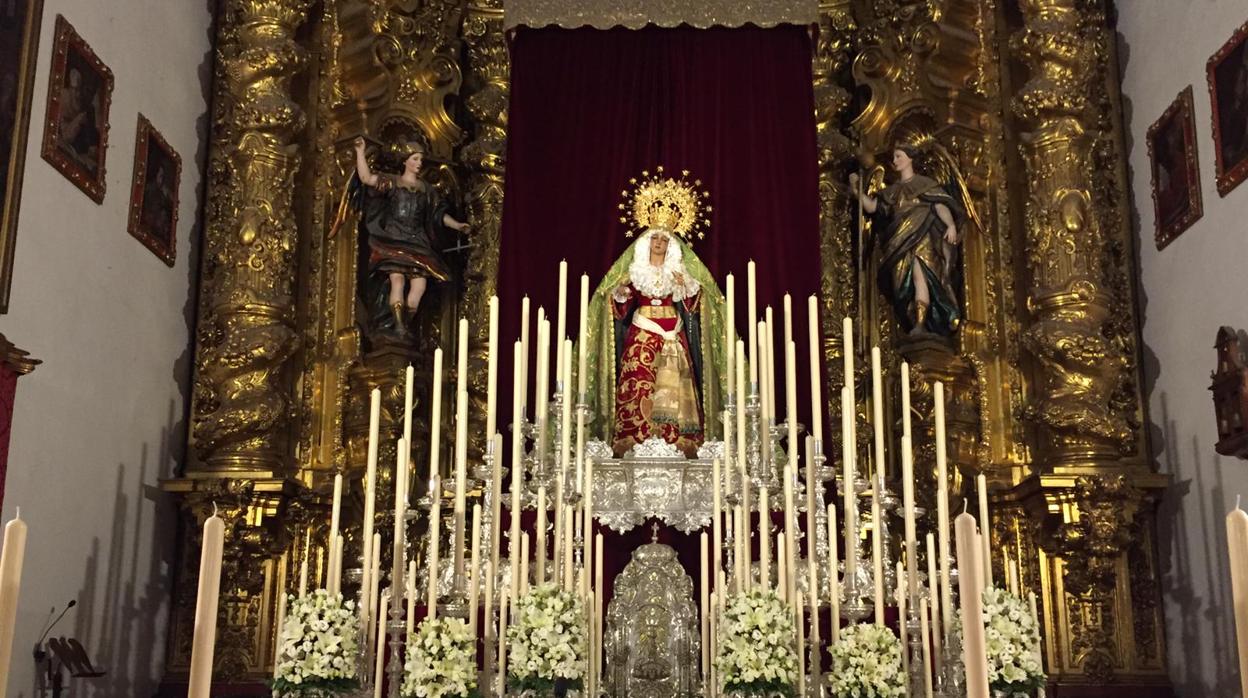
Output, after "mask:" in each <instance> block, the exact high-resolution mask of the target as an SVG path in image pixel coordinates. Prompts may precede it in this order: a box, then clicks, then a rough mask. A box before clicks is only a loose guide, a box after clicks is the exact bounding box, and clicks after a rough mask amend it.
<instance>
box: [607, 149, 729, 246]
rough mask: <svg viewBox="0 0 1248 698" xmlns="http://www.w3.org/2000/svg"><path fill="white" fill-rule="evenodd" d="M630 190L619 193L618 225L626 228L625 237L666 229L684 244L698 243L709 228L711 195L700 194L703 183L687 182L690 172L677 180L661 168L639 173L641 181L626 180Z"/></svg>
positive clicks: (633, 178)
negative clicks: (656, 229)
mask: <svg viewBox="0 0 1248 698" xmlns="http://www.w3.org/2000/svg"><path fill="white" fill-rule="evenodd" d="M628 183H629V186H630V189H625V190H624V191H622V192H620V195H621V196H622V197H623V198H624V200H623V201H621V202H620V206H619V208H620V212H621V214H622V215H621V216H620V222H621V223H623V224H624V225H626V226H629V227H628V230H627V231H626V232H625V233H624V234H625V236H626V237H630V238H631V237H633V236H634V235H636V234H638V233H644V232H645V231H647V230H650V229H651V228H658V229H661V230H666V231H668V232H670V233H672V234H674V235H677V236H679V237H680V238H681V239H683V240H684V241H685V242H686V243H691V242H693V240H694V239H695V238H696V239H698V240H701V239H702V238H703V237H705V235H706V229H707V228H709V227H710V225H711V219H710V213H711V205H710V203H709V200H710V196H711V195H710V194H709V193H708V192H706V191H705V190H702V191H699V188H700V187H701V186H702V180H700V179H694V180H692V181H691V180H690V179H689V170H681V172H680V177H679V178H676V177H672V176H669V175H667V174H665V172H664V169H663V166H662V165H660V166H658V167H656V168H655V170H654V172H653V173H651V172H650V171H649V170H642V172H641V178H640V179H639V178H637V177H631V178H629V180H628Z"/></svg>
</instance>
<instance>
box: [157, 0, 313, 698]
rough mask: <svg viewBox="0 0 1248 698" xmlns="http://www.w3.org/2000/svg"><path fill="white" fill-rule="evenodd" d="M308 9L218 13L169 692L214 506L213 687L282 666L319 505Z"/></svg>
mask: <svg viewBox="0 0 1248 698" xmlns="http://www.w3.org/2000/svg"><path fill="white" fill-rule="evenodd" d="M307 10H308V1H307V0H227V2H224V3H222V5H221V8H220V10H219V13H220V15H219V17H218V22H217V41H216V46H217V55H216V65H215V71H216V80H215V81H214V84H215V93H214V95H213V111H212V143H211V150H210V155H209V162H208V203H207V205H206V207H205V213H204V215H205V235H204V246H203V253H204V254H203V262H202V268H201V273H200V290H201V293H200V301H199V321H198V332H197V336H196V363H195V369H196V375H195V381H194V387H193V395H192V406H191V434H190V459H189V463H188V465H187V468H186V471H185V472H184V473H183V474H182V477H179V478H176V479H172V480H167V481H165V482H163V483H162V487H163V489H165V490H166V491H168V492H171V493H173V494H174V495H175V496H176V497H177V498H178V500H179V506H180V508H181V510H182V514H183V520H182V527H181V535H180V536H179V541H180V546H181V549H182V550H183V556H182V557H183V560H182V564H181V565H180V567H179V568H178V570H177V572H176V576H175V582H174V597H175V599H177V600H178V602H177V603H175V604H174V609H173V612H172V617H171V619H170V626H171V627H170V643H169V648H168V661H167V663H166V670H167V676H166V680H165V688H164V689H163V690H164V691H166V692H168V691H170V690H172V691H173V692H175V693H176V692H177V691H178V690H180V689H179V686H180V685H182V684H184V683H185V672H186V669H187V666H188V662H189V647H190V638H191V631H192V627H193V618H194V612H195V608H194V593H195V588H196V586H197V580H198V570H197V569H196V564H197V562H198V555H197V554H196V553H195V551H197V550H198V549H199V527H200V525H201V524H202V522H203V519H204V518H205V516H207V515H209V514H210V513H211V511H212V510H213V508H214V507H215V508H216V509H218V510H219V511H220V512H221V515H222V517H223V518H224V519H225V520H226V524H227V526H226V528H227V536H226V541H227V544H226V560H225V566H224V569H223V574H222V583H221V596H222V601H221V610H220V615H219V617H218V630H217V650H216V655H215V666H214V681H217V682H228V683H234V684H237V683H240V682H248V681H252V682H258V681H260V680H262V679H263V678H264V677H265V676H266V675H268V674H269V673H270V672H271V666H272V664H271V660H272V645H271V637H272V631H273V629H272V628H271V618H272V611H273V608H272V603H273V599H274V598H275V595H276V594H277V593H279V592H280V591H281V590H279V589H276V588H275V583H276V582H275V580H276V579H277V578H278V576H279V575H278V574H277V569H278V566H279V565H280V564H281V562H280V560H282V559H285V558H286V556H285V555H283V550H285V549H287V548H288V547H291V548H297V549H296V550H294V552H293V553H289V555H292V556H295V557H292V559H288V560H286V564H287V567H288V569H289V565H290V564H292V563H293V564H295V565H297V564H298V563H299V562H301V561H302V560H301V558H298V557H297V556H299V555H302V554H304V551H303V550H302V546H290V545H289V544H290V541H291V540H292V538H294V537H296V536H297V537H300V538H301V537H302V534H303V529H304V528H305V527H306V526H307V525H308V522H309V521H310V520H311V519H310V518H309V515H308V512H309V511H311V510H312V509H313V508H315V507H316V506H317V505H316V504H315V503H314V502H312V500H311V499H310V498H309V497H308V496H307V492H306V490H305V489H303V487H302V486H301V485H300V484H299V483H298V482H297V481H296V480H295V479H293V475H294V470H293V465H294V461H293V457H294V447H293V443H294V440H293V437H292V434H291V427H290V422H291V414H292V403H291V399H292V393H291V390H292V388H291V383H292V380H291V378H290V376H289V375H288V373H289V368H288V364H289V362H290V359H291V357H292V356H293V355H294V354H295V352H296V350H297V348H298V346H299V341H298V335H297V333H296V329H295V314H296V310H295V308H296V305H295V301H294V296H295V294H294V288H295V281H296V275H297V266H296V256H297V249H298V244H297V242H298V240H297V238H298V230H297V228H296V225H295V218H294V213H293V210H292V193H293V191H294V188H295V175H296V173H297V172H298V170H299V167H300V156H299V153H298V152H297V145H296V143H295V141H296V138H297V136H298V135H299V133H300V131H301V130H302V129H303V127H304V114H303V111H302V109H301V108H300V107H299V105H298V104H296V102H295V101H294V100H293V99H292V97H291V79H292V78H293V77H294V76H295V74H296V73H298V72H299V71H300V70H301V69H302V68H303V66H304V63H305V51H304V49H303V48H302V47H301V46H300V45H299V44H298V43H297V42H296V41H295V30H296V28H298V27H299V25H300V24H302V22H303V21H304V19H305V13H306V12H307ZM300 512H302V513H300ZM312 552H313V553H314V552H315V550H313V551H312ZM294 569H298V568H297V567H295V568H294ZM315 573H316V572H315V566H314V574H315Z"/></svg>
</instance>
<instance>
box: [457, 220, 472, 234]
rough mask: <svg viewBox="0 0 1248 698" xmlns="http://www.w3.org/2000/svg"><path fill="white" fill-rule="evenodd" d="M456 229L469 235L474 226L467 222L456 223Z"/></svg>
mask: <svg viewBox="0 0 1248 698" xmlns="http://www.w3.org/2000/svg"><path fill="white" fill-rule="evenodd" d="M455 229H456V230H458V231H459V232H461V233H463V234H464V235H467V234H468V232H469V231H471V230H472V226H471V225H468V224H467V223H456V224H455Z"/></svg>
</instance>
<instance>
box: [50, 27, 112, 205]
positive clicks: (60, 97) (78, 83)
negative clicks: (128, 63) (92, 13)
mask: <svg viewBox="0 0 1248 698" xmlns="http://www.w3.org/2000/svg"><path fill="white" fill-rule="evenodd" d="M112 96H113V71H111V70H109V69H108V66H106V65H104V63H103V62H102V61H101V60H100V59H99V58H97V57H96V55H95V51H92V50H91V47H90V46H88V45H87V42H85V41H83V40H82V37H80V36H78V32H76V31H74V28H73V27H72V26H71V25H70V24H69V22H68V21H67V20H66V19H65V17H64V16H62V15H57V16H56V39H55V42H54V43H53V46H52V71H51V75H50V76H49V78H48V110H47V115H46V116H45V117H44V125H43V150H42V153H41V154H42V155H43V159H44V160H47V161H48V162H49V163H50V164H51V165H52V166H53V167H55V168H56V169H57V171H58V172H60V173H61V174H63V175H65V177H66V178H67V179H68V180H69V181H71V182H73V183H74V184H76V185H77V186H78V188H79V189H81V190H82V191H83V192H85V193H86V195H87V196H89V197H91V199H92V200H93V201H95V202H96V203H97V204H99V203H103V202H104V182H105V180H104V156H105V154H106V153H107V152H108V108H109V105H110V103H111V102H112Z"/></svg>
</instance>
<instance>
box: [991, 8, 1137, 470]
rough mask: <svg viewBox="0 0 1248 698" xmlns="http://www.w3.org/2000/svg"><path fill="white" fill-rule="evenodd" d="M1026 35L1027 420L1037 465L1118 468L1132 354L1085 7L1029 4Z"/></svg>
mask: <svg viewBox="0 0 1248 698" xmlns="http://www.w3.org/2000/svg"><path fill="white" fill-rule="evenodd" d="M1020 5H1021V6H1022V9H1023V12H1024V14H1025V16H1026V25H1025V27H1024V28H1023V30H1022V31H1020V32H1019V33H1018V34H1016V35H1015V36H1014V41H1013V43H1014V48H1015V52H1016V54H1017V55H1018V56H1019V58H1020V59H1021V60H1022V62H1023V63H1024V64H1025V65H1026V66H1027V68H1028V69H1029V71H1030V74H1031V75H1030V78H1029V79H1028V81H1027V82H1026V83H1025V84H1024V85H1023V87H1022V88H1021V89H1020V90H1019V92H1018V94H1017V95H1015V98H1014V112H1015V114H1017V115H1018V117H1019V118H1020V119H1022V120H1023V122H1024V124H1025V126H1024V128H1025V129H1026V132H1025V133H1024V134H1023V135H1022V139H1023V157H1024V162H1025V165H1026V177H1027V183H1028V188H1029V196H1028V199H1027V210H1026V242H1027V268H1028V271H1029V273H1030V275H1031V289H1030V292H1029V294H1028V303H1027V304H1028V308H1029V309H1030V311H1031V324H1030V326H1028V327H1027V328H1026V329H1025V330H1024V335H1023V341H1024V344H1025V346H1026V347H1027V349H1028V350H1029V351H1030V352H1031V354H1032V356H1033V357H1034V358H1035V359H1036V361H1037V362H1038V370H1037V371H1036V373H1035V376H1034V378H1035V386H1034V389H1033V392H1032V396H1031V400H1030V404H1029V405H1028V406H1027V409H1026V412H1027V415H1028V416H1029V417H1030V418H1031V419H1032V420H1033V421H1034V422H1035V423H1036V425H1037V427H1039V430H1040V444H1039V445H1040V448H1039V450H1038V453H1037V454H1036V455H1037V460H1038V461H1039V463H1040V464H1041V465H1042V466H1043V467H1044V468H1045V469H1048V470H1052V469H1054V468H1059V467H1070V466H1079V465H1089V466H1096V465H1100V464H1104V463H1107V462H1113V461H1115V460H1117V458H1118V456H1119V455H1120V449H1121V447H1122V446H1123V444H1124V443H1125V442H1126V440H1127V439H1128V438H1129V436H1130V433H1129V432H1128V430H1127V426H1126V423H1125V421H1124V420H1123V419H1122V417H1121V416H1119V415H1117V414H1115V413H1114V412H1113V410H1111V408H1110V394H1111V393H1112V392H1113V390H1114V388H1115V386H1116V381H1117V380H1118V378H1119V374H1120V373H1121V372H1122V370H1123V369H1124V367H1125V361H1124V358H1123V356H1122V355H1121V354H1120V353H1119V352H1118V351H1117V350H1116V349H1115V347H1113V346H1111V345H1110V344H1109V342H1108V341H1106V339H1105V337H1104V335H1103V333H1102V329H1103V326H1104V324H1105V320H1106V318H1107V317H1108V315H1109V309H1110V304H1111V299H1110V297H1109V294H1108V293H1107V291H1106V287H1105V269H1104V266H1103V265H1104V261H1103V260H1104V258H1103V254H1104V248H1105V235H1104V234H1103V232H1102V231H1101V228H1100V222H1099V219H1098V216H1097V215H1095V213H1094V212H1093V211H1092V210H1091V204H1092V195H1091V189H1092V170H1091V168H1090V167H1089V162H1088V153H1089V152H1090V146H1091V144H1092V141H1093V138H1094V136H1095V133H1094V132H1092V131H1090V130H1089V126H1090V125H1089V124H1088V122H1087V121H1086V117H1085V114H1086V112H1087V107H1088V96H1089V95H1088V92H1089V90H1088V87H1089V78H1090V76H1091V75H1092V74H1093V71H1092V67H1093V62H1094V60H1095V57H1094V55H1093V50H1094V48H1093V45H1092V44H1090V43H1089V42H1088V41H1086V38H1085V36H1084V33H1083V27H1082V23H1083V21H1084V20H1083V17H1081V15H1080V10H1079V7H1080V6H1081V5H1082V3H1081V2H1079V1H1078V0H1023V2H1021V3H1020Z"/></svg>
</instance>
